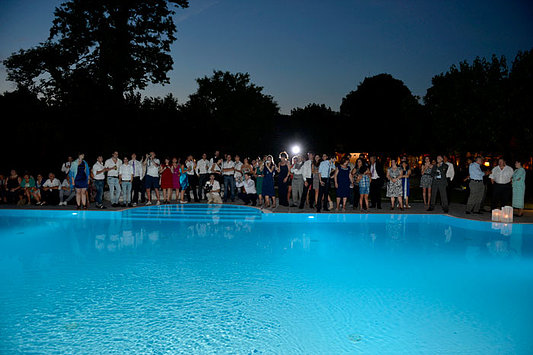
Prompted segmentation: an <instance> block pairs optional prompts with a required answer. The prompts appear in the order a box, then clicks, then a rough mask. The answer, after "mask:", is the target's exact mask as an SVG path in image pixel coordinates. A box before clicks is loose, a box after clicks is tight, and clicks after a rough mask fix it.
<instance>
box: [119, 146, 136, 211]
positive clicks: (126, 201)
mask: <svg viewBox="0 0 533 355" xmlns="http://www.w3.org/2000/svg"><path fill="white" fill-rule="evenodd" d="M118 177H119V183H120V186H121V189H122V202H123V205H124V206H127V207H131V183H132V181H133V167H132V166H131V164H130V163H129V159H128V157H124V163H123V164H122V165H121V166H120V168H119V169H118Z"/></svg>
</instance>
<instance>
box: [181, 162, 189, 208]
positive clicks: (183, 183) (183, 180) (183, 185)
mask: <svg viewBox="0 0 533 355" xmlns="http://www.w3.org/2000/svg"><path fill="white" fill-rule="evenodd" d="M187 171H189V169H187V166H186V165H185V164H181V165H180V190H181V191H180V203H187V201H186V200H185V191H186V190H187V187H189V174H187Z"/></svg>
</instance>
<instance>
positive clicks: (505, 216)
mask: <svg viewBox="0 0 533 355" xmlns="http://www.w3.org/2000/svg"><path fill="white" fill-rule="evenodd" d="M502 222H504V223H512V222H513V208H512V207H511V206H505V207H504V208H502Z"/></svg>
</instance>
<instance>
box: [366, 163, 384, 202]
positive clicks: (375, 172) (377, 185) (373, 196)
mask: <svg viewBox="0 0 533 355" xmlns="http://www.w3.org/2000/svg"><path fill="white" fill-rule="evenodd" d="M369 170H370V194H369V197H370V208H374V207H376V208H377V209H378V210H380V209H381V187H382V186H383V177H384V176H385V173H384V172H383V166H382V165H381V163H380V162H379V160H378V159H377V157H376V156H375V155H371V156H370V167H369Z"/></svg>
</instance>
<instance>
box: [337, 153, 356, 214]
mask: <svg viewBox="0 0 533 355" xmlns="http://www.w3.org/2000/svg"><path fill="white" fill-rule="evenodd" d="M333 180H335V188H336V189H337V207H336V208H335V211H338V210H339V206H340V204H341V199H342V211H343V212H345V211H346V202H347V201H348V197H350V184H351V183H352V181H353V180H352V175H351V174H350V168H349V167H348V159H343V160H341V165H340V166H339V167H338V168H337V169H336V170H335V175H334V176H333Z"/></svg>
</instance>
